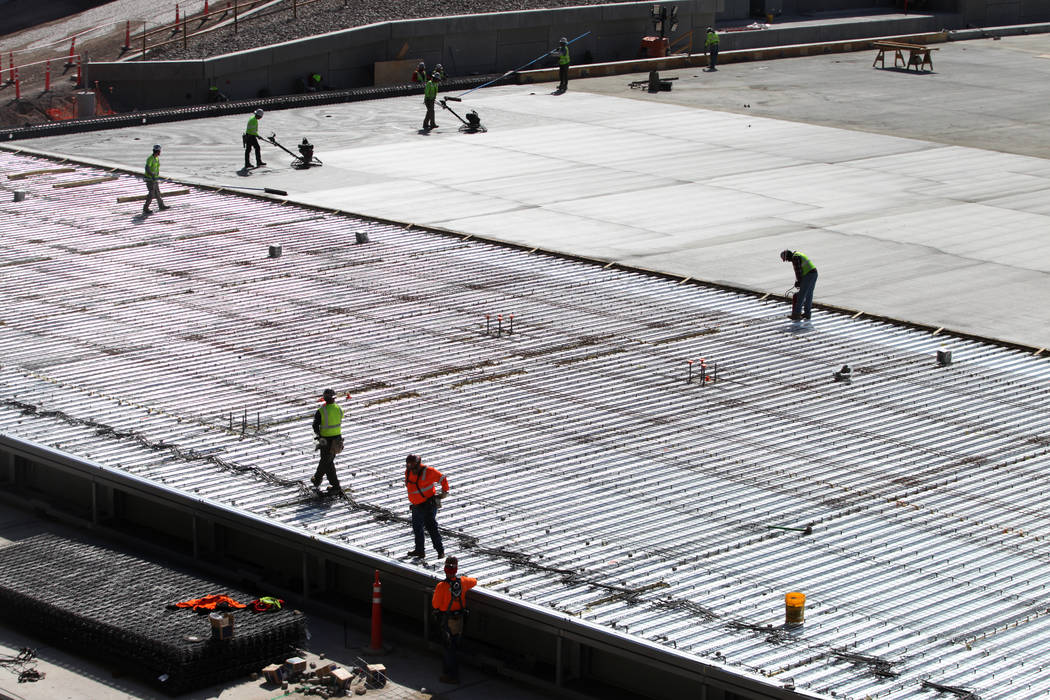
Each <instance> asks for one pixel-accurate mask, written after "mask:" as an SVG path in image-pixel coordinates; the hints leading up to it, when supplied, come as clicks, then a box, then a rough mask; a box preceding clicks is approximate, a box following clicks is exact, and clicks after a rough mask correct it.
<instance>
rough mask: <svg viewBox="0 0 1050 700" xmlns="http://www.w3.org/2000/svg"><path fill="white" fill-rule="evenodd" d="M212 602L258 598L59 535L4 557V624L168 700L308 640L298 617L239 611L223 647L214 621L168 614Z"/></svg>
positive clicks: (0, 595)
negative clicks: (149, 686)
mask: <svg viewBox="0 0 1050 700" xmlns="http://www.w3.org/2000/svg"><path fill="white" fill-rule="evenodd" d="M211 594H225V595H228V596H230V597H232V598H233V599H235V600H237V601H238V602H241V603H250V602H251V601H252V600H254V599H255V598H257V597H259V596H258V595H254V594H251V593H247V592H245V591H242V590H236V589H232V588H229V587H228V586H224V585H222V584H220V583H218V582H216V581H212V580H208V579H203V578H200V577H197V576H194V575H192V574H188V573H185V572H182V571H178V570H176V569H172V568H169V567H166V566H163V565H161V564H158V563H156V562H152V561H148V560H145V559H142V558H139V557H137V556H134V555H132V554H128V553H125V552H120V551H116V550H113V549H108V548H106V547H102V546H98V545H94V544H88V543H85V542H79V541H76V540H72V539H68V538H64V537H60V536H57V535H52V534H44V535H38V536H35V537H31V538H28V539H26V540H23V541H22V542H19V543H17V544H14V545H11V546H10V547H6V548H3V549H0V619H3V620H4V621H5V622H9V623H11V624H14V625H17V626H18V627H20V628H22V629H23V630H24V631H25V632H27V633H28V634H31V635H33V636H39V637H43V638H46V639H48V640H49V641H52V642H53V643H55V644H57V645H60V646H64V647H67V648H71V649H73V650H75V651H80V652H87V653H89V654H90V655H91V656H93V657H95V658H97V659H98V660H100V661H102V662H103V663H105V662H107V661H108V662H110V663H111V664H113V665H119V667H120V670H121V672H122V673H127V674H129V675H136V676H140V677H142V678H144V679H148V680H150V681H152V682H153V683H154V684H156V685H158V686H159V687H161V688H163V689H164V690H165V691H167V692H170V693H180V692H185V691H187V690H192V689H195V688H201V687H205V686H208V685H213V684H215V683H219V682H222V681H224V680H227V679H229V678H233V677H238V676H244V675H246V674H248V673H250V672H251V671H257V670H259V669H260V668H261V667H262V666H265V665H266V664H268V663H270V662H271V661H277V660H283V659H286V658H288V657H289V656H293V655H294V654H293V653H292V652H294V650H295V648H296V647H297V646H299V645H301V644H302V642H303V641H304V640H305V638H306V617H305V616H304V615H303V614H302V613H300V612H299V611H298V610H289V609H283V610H280V611H277V612H270V613H253V612H251V611H250V610H249V609H245V610H237V611H232V614H233V616H234V628H233V629H234V631H233V636H232V637H231V638H230V639H226V640H222V641H219V640H215V639H212V632H211V623H210V621H209V619H208V616H207V614H203V613H197V612H194V611H192V610H190V609H187V608H179V609H174V610H172V609H168V606H169V605H172V604H174V603H177V602H179V601H183V600H189V599H193V598H200V597H203V596H206V595H211ZM261 595H266V594H265V593H262V594H261Z"/></svg>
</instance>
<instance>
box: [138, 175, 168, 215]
mask: <svg viewBox="0 0 1050 700" xmlns="http://www.w3.org/2000/svg"><path fill="white" fill-rule="evenodd" d="M146 190H147V191H148V192H149V194H148V195H146V203H145V204H143V205H142V211H148V210H149V205H150V204H152V203H153V198H154V197H156V198H157V206H158V207H160V208H161V209H166V208H167V207H165V206H164V200H163V199H161V198H160V182H158V181H157V180H151V179H149V178H147V179H146Z"/></svg>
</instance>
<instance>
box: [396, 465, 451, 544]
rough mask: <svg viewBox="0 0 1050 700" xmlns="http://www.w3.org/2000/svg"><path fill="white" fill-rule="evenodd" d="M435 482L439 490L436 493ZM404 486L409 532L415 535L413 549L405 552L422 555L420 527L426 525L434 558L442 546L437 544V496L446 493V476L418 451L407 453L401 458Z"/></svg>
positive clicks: (439, 499)
mask: <svg viewBox="0 0 1050 700" xmlns="http://www.w3.org/2000/svg"><path fill="white" fill-rule="evenodd" d="M439 483H440V484H441V493H437V485H438V484H439ZM405 488H406V489H408V503H409V507H410V508H411V510H412V534H413V536H414V537H415V538H416V543H415V544H416V546H415V549H413V550H412V551H411V552H409V553H408V556H410V557H415V558H422V557H423V556H424V554H423V529H424V528H426V531H427V532H428V533H429V534H430V541H431V543H433V545H434V550H435V551H436V552H437V555H438V558H442V557H444V556H445V548H444V547H443V546H442V545H441V532H440V531H439V530H438V524H437V510H438V508H439V507H440V503H441V499H443V498H444V497H445V496H447V495H448V479H446V478H445V476H444V474H442V473H441V472H439V471H438V470H437V469H434V468H433V467H428V466H427V465H425V464H423V460H422V459H421V458H420V456H419V455H409V456H408V457H406V458H405Z"/></svg>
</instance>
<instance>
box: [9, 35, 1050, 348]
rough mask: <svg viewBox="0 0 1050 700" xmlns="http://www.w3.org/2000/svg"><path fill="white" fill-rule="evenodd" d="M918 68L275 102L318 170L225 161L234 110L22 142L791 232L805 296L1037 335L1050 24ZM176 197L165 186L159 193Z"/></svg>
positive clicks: (556, 221)
mask: <svg viewBox="0 0 1050 700" xmlns="http://www.w3.org/2000/svg"><path fill="white" fill-rule="evenodd" d="M938 48H939V49H940V50H939V51H938V52H937V53H936V54H935V65H936V68H937V70H936V71H935V72H927V73H922V74H917V73H915V72H914V71H913V72H904V71H894V70H880V69H874V68H872V67H871V63H870V61H871V60H872V58H873V52H860V53H853V54H834V55H828V56H814V57H808V58H797V59H785V60H781V61H767V62H756V63H741V64H730V65H726V66H724V67H722V68H720V69H719V71H718V72H716V73H708V72H705V71H701V70H699V69H688V70H680V71H674V72H671V73H669V74H667V77H676V78H677V80H676V81H674V83H673V90H672V92H665V93H657V94H652V95H651V94H648V93H645V92H642V91H638V90H631V89H629V88H628V83H629V82H630V81H632V80H638V79H641V78H643V77H644V76H638V75H632V76H617V77H611V78H598V79H590V80H577V81H574V82H573V83H572V85H571V89H570V91H569V92H568V93H566V94H564V95H557V96H556V95H553V94H551V93H550V89H549V88H550V86H546V85H540V86H536V85H532V86H510V87H496V88H488V89H485V90H479V91H476V92H473V93H472V94H471V95H469V96H468V97H467V98H466V101H464V102H463V103H461V104H460V105H458V106H457V109H459V108H462V109H460V110H459V113H460V114H461V115H462V114H463V113H464V111H465V110H467V109H476V110H477V111H478V112H479V114H480V115H481V116H482V121H483V124H484V125H485V126H486V127H487V129H488V131H487V132H486V133H477V134H468V133H462V132H461V131H459V130H458V129H457V127H458V126H459V123H458V122H457V121H456V119H455V117H453V115H452V114H450V113H449V112H441V111H439V114H438V121H439V124H441V128H439V129H437V130H435V131H432V132H429V133H426V132H421V131H419V126H420V124H421V122H422V117H423V109H422V104H421V102H422V101H421V100H420V99H419V98H418V97H410V98H397V99H390V100H383V101H371V102H358V103H351V104H342V105H329V106H323V107H312V108H303V109H293V110H285V111H274V112H270V113H267V114H266V115H265V117H264V118H263V120H262V124H261V128H260V131H261V133H263V134H270V133H273V132H276V134H277V135H278V141H280V142H281V143H282V144H283V145H285V146H286V147H288V148H291V149H292V150H294V149H295V145H296V143H298V141H299V140H300V139H301V138H302V137H303V136H307V137H309V138H310V140H311V142H313V143H314V144H316V147H317V151H316V153H317V156H318V157H319V158H321V159H322V160H323V161H324V167H321V168H316V169H311V170H308V171H295V170H292V169H291V168H290V167H289V163H290V161H291V158H290V157H289V156H288V155H286V154H285V153H284V152H282V151H280V150H277V149H275V148H274V147H272V146H270V145H269V144H264V158H265V159H266V161H267V163H268V165H267V166H266V167H265V168H262V169H259V170H254V171H251V172H250V173H245V172H243V171H241V172H238V171H239V169H240V167H241V165H242V164H243V155H242V152H241V147H240V133H241V131H242V130H243V127H244V123H245V121H246V118H247V117H246V116H244V117H240V116H238V117H222V118H213V119H204V120H194V121H187V122H181V123H171V124H162V125H144V126H141V127H136V128H129V129H123V130H119V131H106V132H95V133H87V134H79V135H70V136H61V137H52V138H48V139H38V140H34V141H25V142H19V143H18V144H15V145H16V146H18V147H26V148H31V149H37V150H40V151H46V152H50V153H55V154H61V155H68V156H71V157H74V158H77V159H83V160H88V161H92V162H101V163H104V164H110V165H120V166H124V167H128V168H133V169H135V170H139V169H141V167H142V164H143V163H144V161H145V158H146V156H147V155H148V152H149V148H150V145H151V144H152V143H154V142H159V143H162V144H163V145H164V147H165V150H164V156H163V159H162V171H163V173H164V174H166V175H168V176H170V177H172V178H175V179H179V180H185V181H189V182H200V183H210V184H221V185H226V186H230V187H238V186H250V187H277V188H282V189H286V190H288V191H289V193H290V199H292V200H295V201H299V202H304V203H309V204H314V205H319V206H324V207H331V208H338V209H345V210H349V211H353V212H357V213H361V214H365V215H369V216H376V217H383V218H388V219H393V220H398V221H404V222H408V223H415V224H425V225H432V226H438V227H442V228H447V229H452V230H456V231H462V232H463V233H470V234H474V235H477V236H485V237H491V238H498V239H502V240H507V241H513V242H517V243H521V244H524V245H527V246H540V247H543V248H548V249H552V250H558V251H563V252H568V253H575V254H580V255H585V256H591V257H596V258H600V259H607V260H610V261H617V262H620V263H623V264H625V265H631V266H638V267H643V268H649V269H656V270H661V271H665V272H669V273H673V274H679V275H682V276H689V277H694V278H699V279H706V280H712V281H718V282H724V283H728V284H732V285H736V286H739V287H743V288H751V289H757V290H765V291H776V292H783V291H784V290H785V289H787V288H788V287H790V286H791V284H792V282H793V277H792V274H791V271H790V269H789V268H788V267H787V266H786V265H784V264H782V263H781V262H780V260H779V258H778V256H777V253H778V252H779V251H780V250H781V249H783V248H792V249H800V250H803V251H805V252H806V253H808V254H809V255H810V256H811V257H812V258H813V259H814V261H815V262H816V264H817V266H818V268H819V269H820V283H819V285H818V287H817V293H816V297H817V300H818V301H821V302H825V303H830V304H833V305H837V306H843V307H847V308H853V309H857V310H863V311H866V312H869V313H873V314H879V315H885V316H890V317H894V318H898V319H902V320H908V321H914V322H919V323H925V324H929V325H932V326H937V327H941V326H943V327H946V328H950V329H953V330H957V331H962V332H967V333H973V334H976V335H980V336H984V337H990V338H997V339H1002V340H1009V341H1013V342H1019V343H1023V344H1028V345H1034V346H1037V347H1043V346H1050V275H1048V273H1050V239H1048V238H1047V236H1046V235H1045V232H1046V231H1048V230H1050V215H1048V212H1050V204H1047V202H1050V160H1047V158H1048V157H1050V138H1048V137H1047V135H1046V134H1047V133H1048V132H1047V130H1046V128H1045V127H1046V126H1047V122H1048V121H1050V115H1048V114H1047V112H1046V110H1045V104H1046V101H1047V99H1048V98H1050V80H1047V77H1048V74H1050V61H1048V60H1047V59H1046V58H1045V56H1047V55H1050V36H1047V35H1037V36H1023V37H1007V38H1004V39H1003V40H1002V41H992V40H990V39H989V40H975V41H967V42H956V43H947V44H942V45H940V46H939V47H938ZM175 204H176V205H177V202H176V203H175Z"/></svg>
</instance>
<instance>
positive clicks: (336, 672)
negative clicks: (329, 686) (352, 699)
mask: <svg viewBox="0 0 1050 700" xmlns="http://www.w3.org/2000/svg"><path fill="white" fill-rule="evenodd" d="M331 676H332V678H334V679H335V684H336V687H338V688H342V689H343V690H346V688H347V686H349V685H350V681H352V680H354V674H352V673H350V672H349V671H347V670H346V669H345V668H333V669H332V673H331Z"/></svg>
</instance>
